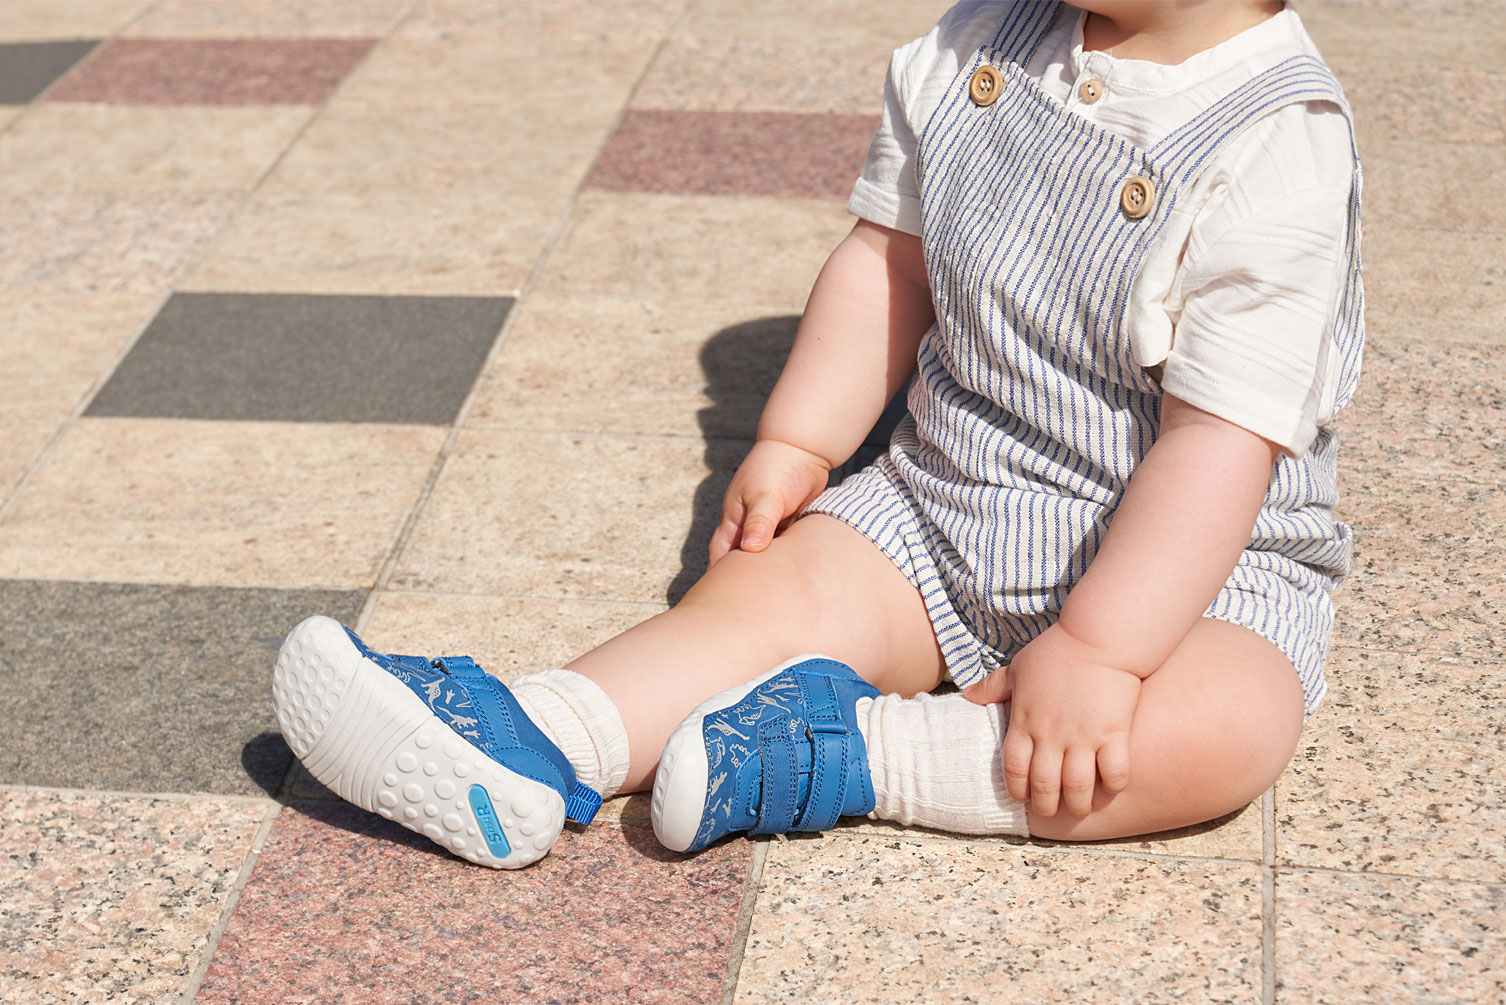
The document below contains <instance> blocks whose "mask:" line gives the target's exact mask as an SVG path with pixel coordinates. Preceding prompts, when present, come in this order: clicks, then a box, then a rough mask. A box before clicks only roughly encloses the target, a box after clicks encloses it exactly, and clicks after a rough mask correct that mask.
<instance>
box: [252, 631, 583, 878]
mask: <svg viewBox="0 0 1506 1005" xmlns="http://www.w3.org/2000/svg"><path fill="white" fill-rule="evenodd" d="M272 694H273V697H274V699H275V702H276V705H277V722H278V724H279V725H280V726H281V727H282V735H283V736H284V737H285V738H286V739H287V741H288V746H290V747H292V748H293V753H294V754H297V755H298V759H299V760H300V761H302V762H303V764H304V767H306V768H308V769H309V773H310V774H312V775H313V776H314V777H315V778H317V779H319V781H321V782H323V783H324V784H325V785H327V786H329V787H330V788H331V789H333V790H334V791H335V792H337V793H338V794H339V795H340V796H341V797H342V798H344V799H346V800H349V801H350V802H352V803H355V804H356V805H357V806H360V807H361V808H363V809H367V810H372V811H374V812H376V813H379V814H381V815H382V816H384V817H386V818H387V819H389V820H396V821H397V822H398V823H400V824H402V825H403V826H404V827H406V828H408V829H409V830H411V831H417V832H418V833H420V834H423V835H425V836H426V837H429V838H431V839H433V840H434V841H436V842H438V843H439V844H441V845H443V846H444V847H446V848H448V849H450V850H451V851H453V852H454V853H455V854H457V855H459V856H461V857H462V858H466V859H469V860H470V861H472V862H477V863H479V864H481V865H486V866H491V867H492V868H495V869H517V868H521V867H522V866H525V865H528V864H530V863H532V862H536V861H537V860H538V859H540V858H542V857H543V856H544V855H545V853H547V852H548V851H549V849H550V848H552V847H553V846H554V842H555V839H556V838H558V837H559V835H560V831H561V830H562V829H563V828H564V826H565V819H566V818H567V817H568V818H569V819H571V820H577V821H579V822H581V823H590V822H591V818H592V817H594V816H595V815H596V810H597V809H598V808H599V807H600V806H601V797H600V796H599V795H597V794H596V793H595V792H593V791H592V790H591V789H588V788H586V787H585V786H584V785H579V784H577V783H576V781H575V771H574V769H572V768H571V767H570V762H569V761H568V760H566V758H565V755H564V754H563V753H561V752H560V749H559V748H558V747H556V746H555V745H554V743H553V742H551V741H550V739H549V738H548V737H546V736H545V735H544V734H543V733H542V732H540V731H539V729H538V727H537V726H535V725H534V724H533V721H532V720H530V719H529V718H528V716H527V714H526V713H524V711H523V709H522V707H521V706H519V705H518V703H517V700H516V699H515V698H513V696H512V693H511V692H510V691H508V690H507V688H506V687H505V686H503V684H502V683H501V682H500V681H498V680H497V679H496V678H495V677H491V676H489V675H488V674H487V673H485V672H484V671H483V670H482V669H481V668H480V667H479V666H477V665H476V663H475V662H474V661H473V660H471V659H470V658H468V657H464V656H460V657H444V658H441V659H435V660H426V659H423V658H422V657H418V656H387V655H383V654H381V653H375V652H372V651H371V650H370V649H368V648H367V647H366V645H365V644H364V643H363V642H362V641H361V640H360V639H359V638H357V637H356V635H355V633H353V632H351V631H348V630H347V629H346V628H344V627H343V626H342V625H341V624H340V623H339V622H338V621H332V620H330V619H329V618H323V617H313V618H309V619H308V620H306V621H304V622H303V623H302V624H300V625H299V626H298V627H297V628H294V629H293V631H292V633H291V634H289V635H288V638H287V641H286V642H284V643H283V644H282V651H281V652H280V653H279V654H278V656H277V669H276V672H275V673H274V674H273V683H272Z"/></svg>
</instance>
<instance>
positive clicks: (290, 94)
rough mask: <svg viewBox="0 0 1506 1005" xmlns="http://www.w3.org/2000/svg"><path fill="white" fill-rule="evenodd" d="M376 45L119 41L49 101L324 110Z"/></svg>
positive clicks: (75, 72) (84, 66) (76, 71)
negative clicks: (321, 106) (263, 106)
mask: <svg viewBox="0 0 1506 1005" xmlns="http://www.w3.org/2000/svg"><path fill="white" fill-rule="evenodd" d="M372 44H373V43H372V41H371V40H369V39H267V40H261V39H234V40H232V39H142V38H135V39H118V40H116V41H114V42H109V43H107V44H105V45H103V46H100V47H99V48H98V49H96V50H95V51H94V52H92V53H91V54H90V55H89V58H88V59H87V60H85V61H84V62H83V63H82V64H81V65H79V66H78V67H77V68H76V69H74V70H73V72H72V73H70V74H69V75H68V76H67V78H65V79H64V80H63V81H62V82H61V83H59V84H58V86H57V87H55V88H54V89H53V90H52V91H50V92H49V93H48V95H47V99H48V100H49V101H91V102H105V103H108V104H129V105H142V104H145V105H269V104H274V105H317V104H322V103H323V102H324V100H325V99H327V98H328V97H329V96H330V94H332V93H333V92H334V89H335V88H336V87H338V86H340V82H341V81H342V80H344V79H345V77H346V75H348V74H349V73H350V72H351V70H353V69H354V68H355V67H356V66H357V65H358V64H359V63H360V62H361V60H362V59H364V58H365V57H366V54H367V52H369V51H370V49H371V46H372Z"/></svg>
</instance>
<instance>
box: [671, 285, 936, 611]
mask: <svg viewBox="0 0 1506 1005" xmlns="http://www.w3.org/2000/svg"><path fill="white" fill-rule="evenodd" d="M799 326H800V316H799V315H797V314H785V315H776V316H771V317H764V318H756V319H753V320H750V321H743V322H740V323H738V324H735V325H729V326H728V327H726V328H723V329H721V330H720V331H718V332H717V333H716V334H715V335H713V336H711V338H710V339H708V340H707V342H706V344H705V345H704V346H702V347H701V353H700V364H701V371H702V373H704V374H705V377H706V395H707V397H709V398H710V399H711V403H710V404H709V405H707V406H706V407H704V408H702V409H701V410H700V411H699V412H697V413H696V420H697V422H698V423H699V424H700V427H701V436H702V437H703V438H704V440H705V443H706V452H705V457H704V461H705V464H706V468H707V470H708V471H709V472H710V474H708V475H707V476H706V477H705V478H704V479H702V481H701V483H700V485H698V486H696V490H695V495H694V497H693V499H692V501H691V519H690V531H689V532H688V533H687V534H686V536H685V543H684V544H683V545H682V546H681V547H680V571H679V573H677V574H676V575H675V577H674V579H672V580H671V581H670V583H669V586H668V588H667V589H666V591H665V599H666V600H667V601H668V602H669V603H670V605H674V604H677V603H679V602H680V599H681V598H682V597H684V596H685V593H686V592H687V591H688V590H689V589H690V588H691V587H692V586H693V585H695V582H696V580H698V579H700V578H701V576H702V575H704V574H705V572H706V549H707V546H708V545H709V544H710V542H711V535H712V533H713V532H714V531H715V530H716V525H717V523H718V522H720V520H721V513H722V497H723V496H724V495H725V494H726V492H727V486H728V484H729V483H730V482H731V481H732V475H733V474H734V473H735V472H736V471H737V466H738V464H740V463H741V462H742V459H743V457H744V456H745V455H746V454H747V452H748V449H749V448H750V447H751V446H752V445H753V440H754V438H755V437H756V435H757V433H758V419H759V416H760V415H761V414H762V412H763V406H764V404H765V403H766V402H767V401H768V398H769V392H771V391H772V390H773V389H774V384H775V382H776V381H778V379H779V372H780V371H781V370H782V369H783V368H784V363H785V360H787V359H788V358H789V355H790V348H791V347H792V346H793V345H794V344H795V331H796V329H797V328H799ZM905 394H906V389H904V388H902V389H901V390H900V392H899V394H897V395H895V397H894V400H893V401H891V402H890V403H889V406H888V407H887V408H886V409H885V410H884V413H883V415H881V416H880V417H879V420H878V422H877V423H875V424H874V427H873V429H872V430H871V431H870V432H869V434H868V435H867V436H866V437H864V441H863V445H862V446H861V447H860V448H859V449H858V450H857V452H855V453H854V454H853V456H852V457H851V458H849V459H848V461H847V462H846V463H845V464H843V465H842V466H841V467H839V468H837V469H836V470H834V471H833V472H832V479H831V483H832V484H836V483H837V482H839V481H841V480H842V478H845V477H846V476H847V475H849V474H851V473H852V472H854V471H857V470H859V469H860V468H862V467H863V466H864V465H866V464H868V463H870V462H871V461H872V460H873V458H875V457H877V456H878V455H879V454H880V453H882V452H883V450H884V447H885V446H887V444H888V442H889V435H890V433H892V432H893V431H894V427H895V425H897V424H898V423H899V421H900V419H901V418H902V417H903V416H904V414H905Z"/></svg>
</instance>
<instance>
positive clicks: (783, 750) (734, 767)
mask: <svg viewBox="0 0 1506 1005" xmlns="http://www.w3.org/2000/svg"><path fill="white" fill-rule="evenodd" d="M879 694H880V692H879V690H878V689H877V688H875V687H873V686H872V685H870V684H868V683H867V682H866V681H864V680H863V679H862V678H861V677H859V676H858V675H857V674H856V673H854V672H853V671H852V669H851V668H850V667H848V666H846V665H844V664H842V663H838V662H836V661H835V660H830V659H825V658H822V657H808V656H800V657H797V658H795V659H794V660H791V661H790V662H788V663H785V664H782V665H781V666H777V667H775V668H774V669H773V670H770V671H769V672H768V673H766V674H764V675H763V676H761V677H758V678H755V679H754V680H753V681H751V682H749V683H747V684H744V685H742V686H741V687H735V688H732V689H730V690H727V691H723V692H722V693H721V694H719V695H716V696H715V697H713V698H709V699H707V700H706V701H704V702H702V703H701V704H700V706H698V707H697V708H696V710H695V711H693V712H691V713H690V715H689V717H687V718H686V719H685V721H684V722H682V723H680V725H679V726H677V727H676V728H675V731H674V732H673V733H671V734H670V737H669V742H668V743H666V744H665V745H664V753H663V754H662V755H661V756H660V759H659V770H658V774H657V775H656V776H655V778H654V799H653V816H654V833H655V834H657V835H658V837H659V840H660V842H662V843H663V844H664V846H665V847H667V848H670V849H672V850H674V851H698V850H700V849H701V848H704V847H706V846H707V845H709V844H710V843H711V842H713V841H715V840H717V839H718V838H720V837H723V836H725V835H727V834H732V833H736V832H738V831H748V832H750V833H753V834H783V833H786V832H788V831H820V830H826V829H827V828H829V827H831V826H832V825H833V824H835V823H836V822H837V818H838V817H840V816H851V815H856V814H863V813H867V812H869V811H870V810H872V809H873V784H872V781H871V780H870V778H869V774H868V753H867V749H866V747H865V746H864V744H863V735H862V733H860V732H858V727H857V720H856V714H855V711H854V706H855V705H856V704H857V700H858V699H859V698H877V697H878V696H879Z"/></svg>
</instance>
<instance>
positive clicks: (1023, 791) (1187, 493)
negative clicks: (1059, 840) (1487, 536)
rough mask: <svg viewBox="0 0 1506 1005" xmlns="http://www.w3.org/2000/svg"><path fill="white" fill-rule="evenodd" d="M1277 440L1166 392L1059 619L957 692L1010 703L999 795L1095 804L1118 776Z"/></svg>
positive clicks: (1040, 802) (1233, 544) (1035, 803)
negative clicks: (1150, 681) (1160, 674)
mask: <svg viewBox="0 0 1506 1005" xmlns="http://www.w3.org/2000/svg"><path fill="white" fill-rule="evenodd" d="M1278 453H1279V448H1277V447H1275V446H1274V445H1272V444H1271V443H1270V442H1269V441H1267V440H1265V439H1262V438H1261V437H1259V436H1257V435H1255V434H1254V433H1252V432H1250V431H1248V430H1246V429H1244V428H1242V427H1240V426H1236V425H1234V424H1233V423H1230V422H1227V421H1225V420H1223V419H1220V418H1217V417H1215V416H1213V415H1210V414H1208V413H1207V412H1204V411H1202V410H1201V409H1198V408H1195V407H1193V406H1192V405H1189V404H1187V403H1186V402H1183V401H1181V400H1179V399H1177V398H1175V397H1173V396H1172V395H1169V394H1167V395H1164V397H1163V402H1162V411H1161V434H1160V437H1159V438H1158V439H1157V441H1156V443H1155V445H1154V446H1153V447H1152V448H1151V449H1150V451H1149V452H1148V453H1147V454H1146V456H1145V459H1144V460H1143V461H1141V462H1140V465H1139V466H1138V467H1137V468H1136V469H1135V473H1134V475H1133V477H1131V479H1130V483H1129V485H1128V487H1127V488H1126V489H1125V493H1124V498H1123V499H1122V500H1121V502H1120V504H1119V508H1118V510H1117V511H1116V512H1115V514H1114V518H1113V522H1112V524H1111V525H1110V528H1109V531H1108V533H1107V534H1106V535H1105V537H1104V541H1103V545H1102V547H1101V548H1100V549H1099V551H1098V554H1097V556H1095V558H1094V559H1093V562H1092V564H1091V565H1090V566H1089V567H1088V570H1087V572H1086V573H1085V574H1084V575H1083V578H1082V579H1081V580H1080V581H1079V582H1078V584H1077V585H1076V586H1075V587H1074V588H1073V590H1072V592H1071V594H1070V595H1069V596H1068V597H1067V600H1066V603H1065V604H1064V605H1063V607H1062V613H1061V617H1060V619H1059V620H1058V622H1057V624H1056V625H1054V626H1053V627H1052V628H1050V629H1048V630H1047V631H1046V632H1045V633H1043V634H1042V635H1041V636H1040V637H1039V638H1037V639H1036V640H1035V641H1033V642H1031V643H1030V644H1029V645H1027V646H1026V647H1025V648H1024V649H1023V650H1021V652H1020V653H1019V655H1018V656H1017V657H1016V658H1015V659H1014V661H1013V662H1012V663H1010V665H1009V666H1008V667H1005V668H1004V669H1003V670H1001V671H999V672H996V673H994V674H993V675H991V676H990V677H988V678H987V679H986V680H984V681H982V682H981V683H979V684H977V685H974V686H973V687H971V688H969V689H968V697H969V698H971V699H973V700H974V701H978V702H990V701H1002V700H1004V699H1005V698H1010V697H1012V699H1013V705H1012V711H1011V716H1010V723H1009V732H1008V735H1007V736H1006V738H1005V743H1004V774H1005V781H1006V784H1007V786H1008V788H1009V794H1010V795H1011V796H1012V797H1013V798H1015V799H1019V800H1022V801H1024V800H1026V799H1027V798H1028V799H1029V800H1030V802H1031V804H1032V805H1031V808H1032V810H1033V811H1034V812H1035V813H1037V814H1039V815H1041V816H1047V817H1049V816H1052V815H1054V814H1055V813H1056V810H1057V806H1058V802H1059V799H1060V801H1061V802H1062V803H1064V804H1065V806H1066V809H1067V812H1069V813H1071V814H1073V815H1074V816H1085V815H1086V814H1087V813H1088V811H1089V810H1090V809H1091V808H1092V799H1093V790H1094V782H1095V776H1097V777H1101V778H1102V781H1103V788H1104V790H1105V791H1106V792H1108V793H1115V792H1119V791H1122V790H1123V789H1124V788H1125V786H1126V785H1127V784H1128V782H1129V731H1130V724H1131V720H1132V718H1133V716H1134V710H1135V704H1136V701H1137V700H1138V696H1139V686H1140V681H1141V680H1143V679H1144V678H1146V677H1149V676H1150V675H1151V674H1152V673H1154V672H1155V671H1156V670H1157V669H1158V668H1159V667H1160V666H1161V665H1162V664H1163V663H1165V662H1166V660H1167V658H1168V657H1170V656H1171V654H1172V652H1173V651H1174V650H1175V649H1176V648H1177V646H1178V645H1180V644H1181V642H1182V640H1183V638H1185V637H1186V635H1187V633H1188V632H1189V631H1191V629H1192V627H1193V626H1194V625H1195V624H1197V622H1198V620H1199V619H1200V618H1201V617H1202V615H1203V612H1204V611H1206V610H1207V608H1208V605H1209V604H1210V603H1212V602H1213V599H1214V598H1215V597H1216V596H1217V595H1218V592H1219V590H1220V589H1222V587H1223V585H1224V583H1225V582H1226V581H1227V580H1228V578H1229V574H1230V572H1232V571H1233V569H1234V566H1235V564H1236V563H1237V562H1238V561H1239V556H1240V554H1241V552H1242V551H1243V550H1244V548H1245V546H1246V545H1247V544H1248V543H1249V539H1250V531H1251V529H1252V528H1253V527H1254V525H1255V518H1256V516H1257V515H1258V513H1259V512H1260V505H1261V502H1262V500H1263V499H1264V498H1265V493H1266V489H1267V487H1268V485H1269V484H1270V476H1271V466H1272V465H1273V464H1274V463H1275V460H1276V457H1277V455H1278Z"/></svg>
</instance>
